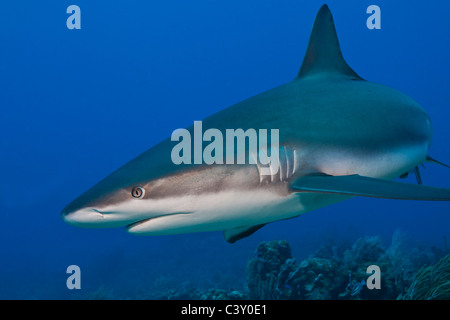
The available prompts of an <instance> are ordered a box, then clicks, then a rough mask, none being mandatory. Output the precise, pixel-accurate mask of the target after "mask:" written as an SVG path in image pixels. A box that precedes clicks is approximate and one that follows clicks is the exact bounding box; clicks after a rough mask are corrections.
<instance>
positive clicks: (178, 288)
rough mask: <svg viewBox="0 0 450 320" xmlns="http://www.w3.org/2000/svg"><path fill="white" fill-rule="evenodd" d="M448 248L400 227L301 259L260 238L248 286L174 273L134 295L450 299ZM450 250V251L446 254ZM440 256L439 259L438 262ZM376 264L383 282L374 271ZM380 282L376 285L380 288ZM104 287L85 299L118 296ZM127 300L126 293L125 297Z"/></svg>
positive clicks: (278, 243)
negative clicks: (414, 240) (413, 239)
mask: <svg viewBox="0 0 450 320" xmlns="http://www.w3.org/2000/svg"><path fill="white" fill-rule="evenodd" d="M444 244H445V245H444V249H440V248H436V247H432V248H431V249H429V250H425V249H419V248H418V247H417V246H411V245H410V243H408V238H407V236H406V234H404V233H403V232H401V231H396V232H394V234H393V235H392V240H391V242H390V243H388V244H387V245H386V244H383V241H382V239H381V237H379V236H365V237H362V238H359V239H357V240H356V241H355V242H354V243H353V244H349V245H343V244H337V243H335V242H333V241H327V242H325V243H324V244H323V245H322V246H321V247H320V248H319V249H318V250H317V251H316V252H315V253H314V254H311V255H310V256H309V257H307V258H306V259H303V260H301V261H297V260H296V258H295V257H293V256H292V251H291V246H290V244H289V243H288V242H287V241H284V240H276V241H269V242H262V243H260V244H259V245H258V247H257V248H256V250H255V252H254V253H253V254H252V255H251V256H250V257H249V259H248V261H247V265H246V268H245V286H244V287H243V288H241V289H239V290H236V289H235V288H228V289H221V288H208V286H209V285H207V288H202V289H201V288H198V287H196V286H195V285H194V284H193V283H192V282H184V283H177V282H176V279H173V278H171V277H170V276H162V277H160V278H157V279H155V283H154V284H153V286H151V287H148V286H147V285H146V286H144V287H143V291H142V293H140V294H139V295H138V296H135V297H130V298H134V299H160V300H246V299H251V300H287V299H303V300H319V299H320V300H325V299H333V300H360V299H362V300H366V299H390V300H394V299H405V300H416V299H427V300H430V299H450V255H449V254H448V248H447V243H446V239H445V238H444ZM446 254H447V255H446ZM439 259H440V260H439ZM369 266H377V268H378V269H377V270H379V275H380V276H379V278H377V279H379V281H378V284H379V285H380V287H379V288H377V289H373V288H372V289H371V287H372V286H373V285H374V284H375V283H376V282H377V281H376V280H375V278H374V277H372V276H373V274H372V273H371V272H372V271H370V270H371V269H373V267H371V268H368V267H369ZM378 284H377V286H378ZM116 292H117V291H114V292H113V291H111V290H108V289H106V288H104V287H100V288H99V289H97V290H94V291H92V292H90V293H88V294H87V295H86V296H83V297H81V298H84V299H116V298H118V297H117V296H116V295H115V293H116ZM127 298H128V297H127Z"/></svg>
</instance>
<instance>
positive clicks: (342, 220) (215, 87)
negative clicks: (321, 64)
mask: <svg viewBox="0 0 450 320" xmlns="http://www.w3.org/2000/svg"><path fill="white" fill-rule="evenodd" d="M71 4H76V5H79V6H80V8H81V17H82V18H81V30H68V29H67V27H66V19H67V17H68V16H69V15H68V14H67V13H66V8H67V7H68V6H69V5H71ZM328 4H329V7H330V9H331V11H332V13H333V16H334V20H335V24H336V28H337V33H338V36H339V40H340V44H341V48H342V52H343V55H344V57H345V59H346V60H347V62H348V63H349V65H350V66H351V67H352V68H353V69H354V70H355V71H356V72H357V73H358V74H359V75H361V76H362V77H363V78H365V79H368V80H370V81H373V82H379V83H383V84H386V85H389V86H391V87H394V88H396V89H399V90H400V91H402V92H404V93H406V94H408V95H409V96H411V97H413V98H414V99H415V100H416V101H418V102H419V103H420V104H421V105H422V106H423V107H424V108H425V109H426V110H427V112H428V113H429V114H430V116H431V118H432V120H433V126H434V138H433V144H432V147H431V149H430V154H431V155H432V156H433V157H435V158H437V159H439V160H441V161H443V162H447V163H449V162H450V149H449V139H450V126H449V119H450V105H449V101H450V90H449V89H450V88H449V85H448V83H449V81H448V74H449V71H450V69H449V64H450V63H449V59H448V57H449V53H450V41H449V35H450V30H449V29H450V28H449V23H448V12H450V2H448V1H444V0H442V1H433V2H429V3H428V2H426V3H424V2H423V1H394V2H393V1H380V0H377V1H375V2H369V1H361V0H355V1H346V2H345V4H343V3H342V1H328ZM371 4H376V5H378V6H380V8H381V12H382V14H381V18H382V20H381V30H368V29H367V27H366V19H367V17H368V14H366V8H367V7H368V6H369V5H371ZM320 5H321V4H320V3H317V2H316V1H275V0H258V1H256V0H250V1H236V0H229V1H220V2H218V1H206V0H201V1H194V2H192V1H183V0H171V1H160V2H148V1H82V0H76V1H61V0H58V1H56V0H54V1H46V2H45V3H43V2H40V1H39V2H37V1H9V2H7V3H6V2H4V3H2V4H1V6H0V8H1V10H0V21H1V27H0V40H1V43H2V45H1V50H0V90H1V94H0V108H1V109H0V110H1V116H0V150H1V158H0V164H1V165H0V170H1V179H0V217H1V222H2V223H1V225H2V228H1V231H0V262H1V263H0V298H2V299H48V298H51V299H55V298H56V299H71V298H74V295H75V293H74V292H73V291H71V290H68V289H67V287H66V279H67V277H68V275H67V274H66V268H67V266H69V265H72V264H75V265H78V266H79V267H80V268H81V272H82V289H81V291H82V292H85V293H89V292H92V291H95V290H97V289H98V288H100V287H103V288H105V289H106V290H109V291H110V292H113V293H114V295H115V296H116V297H119V298H146V297H152V292H157V291H158V290H161V289H162V288H163V289H164V288H172V287H173V288H176V287H178V286H181V285H192V286H196V287H205V288H206V287H208V288H209V287H215V288H223V289H232V288H234V289H242V288H243V287H244V285H245V265H246V262H247V259H248V257H249V256H250V255H251V254H252V253H253V252H254V250H255V248H256V247H257V245H258V244H259V243H260V242H261V241H268V240H275V239H285V240H288V241H289V243H290V244H291V246H292V250H293V255H294V256H295V257H297V258H299V259H302V258H304V257H307V256H308V255H309V254H311V253H313V252H314V251H315V250H317V248H318V247H320V245H321V244H322V243H324V242H325V241H326V240H328V239H334V240H339V241H341V240H342V241H343V240H346V241H350V242H351V241H354V240H355V239H357V238H358V237H360V236H363V235H381V236H382V238H383V240H384V241H385V242H386V243H389V241H390V239H391V236H392V234H393V232H394V231H395V230H397V229H401V230H403V231H404V232H406V233H407V234H408V235H409V237H410V240H411V241H412V243H414V245H417V246H422V247H424V248H427V247H430V246H439V247H442V246H443V238H444V236H446V237H447V239H450V204H449V203H432V202H412V201H394V200H380V199H366V198H355V199H351V200H348V201H346V202H342V203H338V204H336V205H333V206H330V207H326V208H323V209H320V210H317V211H315V212H310V213H308V214H306V215H304V216H301V217H299V218H296V219H291V220H289V221H282V222H277V223H272V224H270V225H268V226H266V227H264V228H263V229H261V230H259V231H258V232H256V233H255V234H254V235H252V236H251V237H249V238H246V239H243V240H241V241H239V242H237V243H235V244H232V245H231V244H228V243H226V242H225V241H224V240H223V236H222V234H221V233H220V232H212V233H200V234H188V235H176V236H161V237H136V236H132V235H129V234H127V233H126V232H124V230H123V229H81V228H75V227H73V226H70V225H67V224H65V223H64V222H63V221H62V220H61V218H60V212H61V210H62V208H64V207H65V206H66V205H67V204H68V203H69V202H70V201H71V200H73V199H74V198H75V197H77V196H78V195H80V194H81V193H82V192H84V191H85V190H87V189H88V188H89V187H91V186H92V185H93V184H95V183H96V182H98V181H99V180H101V179H102V178H103V177H105V176H106V175H107V174H109V173H111V172H112V171H113V170H115V169H117V168H118V167H119V166H121V165H123V164H124V163H126V162H128V161H129V160H131V159H133V158H134V157H136V156H137V155H139V154H140V153H142V152H143V151H145V150H147V149H148V148H150V147H151V146H153V145H155V144H156V143H157V142H159V141H161V140H163V139H165V138H166V137H168V136H169V135H170V134H171V133H172V131H173V130H174V129H176V128H181V127H186V126H189V125H191V124H192V123H193V121H194V120H201V119H203V118H205V117H206V116H208V115H211V114H213V113H215V112H217V111H219V110H221V109H223V108H226V107H228V106H230V105H232V104H234V103H236V102H238V101H241V100H243V99H245V98H248V97H251V96H253V95H255V94H257V93H260V92H263V91H265V90H268V89H271V88H273V87H275V86H278V85H280V84H283V83H285V82H288V81H290V80H291V79H293V78H294V77H295V76H296V74H297V72H298V69H299V68H300V65H301V62H302V59H303V56H304V52H305V50H306V46H307V43H308V39H309V33H310V30H311V27H312V24H313V21H314V17H315V15H316V13H317V10H318V9H319V7H320ZM422 178H423V180H424V184H426V185H433V186H442V187H450V169H446V168H444V167H439V166H436V165H433V164H429V165H427V168H426V170H422ZM407 181H410V182H414V178H413V177H410V178H409V179H408V180H407ZM77 294H78V293H77Z"/></svg>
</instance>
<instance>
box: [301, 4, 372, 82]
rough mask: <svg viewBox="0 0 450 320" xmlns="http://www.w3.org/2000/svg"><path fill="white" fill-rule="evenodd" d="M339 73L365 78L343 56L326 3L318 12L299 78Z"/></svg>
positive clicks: (354, 77) (355, 78)
mask: <svg viewBox="0 0 450 320" xmlns="http://www.w3.org/2000/svg"><path fill="white" fill-rule="evenodd" d="M321 73H322V74H323V73H328V74H339V75H343V76H347V77H351V78H352V79H354V80H363V79H362V78H361V77H360V76H359V75H358V74H357V73H356V72H355V71H353V69H352V68H350V67H349V65H348V64H347V63H346V62H345V60H344V57H343V56H342V52H341V48H340V46H339V40H338V37H337V34H336V29H335V27H334V21H333V16H332V15H331V12H330V9H328V6H327V5H326V4H324V5H323V6H322V7H321V8H320V10H319V12H318V13H317V16H316V20H315V21H314V26H313V29H312V31H311V36H310V38H309V44H308V49H307V50H306V54H305V58H304V59H303V64H302V66H301V68H300V71H299V73H298V78H303V77H309V76H313V75H316V74H321Z"/></svg>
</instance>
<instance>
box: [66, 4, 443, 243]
mask: <svg viewBox="0 0 450 320" xmlns="http://www.w3.org/2000/svg"><path fill="white" fill-rule="evenodd" d="M203 127H204V128H205V129H208V128H216V129H219V130H221V131H222V132H225V130H226V129H229V128H242V129H244V130H246V129H249V128H253V129H256V130H258V129H268V128H277V129H279V145H280V147H279V150H278V153H279V170H276V173H275V174H271V175H263V174H262V173H261V172H262V171H261V168H260V166H259V165H258V164H256V165H255V164H244V165H242V164H240V165H238V164H233V165H232V164H214V165H206V164H202V165H186V164H180V165H176V164H174V163H173V162H172V161H171V157H170V155H171V150H172V148H173V146H174V142H173V141H171V140H170V139H167V140H164V141H162V142H161V143H159V144H157V145H156V146H154V147H153V148H151V149H149V150H148V151H146V152H145V153H143V154H142V155H140V156H139V157H137V158H136V159H134V160H132V161H130V162H129V163H127V164H125V165H124V166H123V167H121V168H119V169H118V170H117V171H115V172H113V173H112V174H111V175H109V176H108V177H106V178H105V179H104V180H102V181H101V182H99V183H98V184H97V185H95V186H94V187H92V188H91V189H89V190H88V191H87V192H86V193H84V194H83V195H81V196H80V197H79V198H77V199H76V200H74V201H73V202H72V203H71V204H69V205H68V206H67V207H66V208H65V209H64V210H63V212H62V216H63V219H64V220H65V221H66V222H68V223H70V224H72V225H75V226H80V227H89V228H96V227H124V226H125V227H126V229H127V231H128V232H129V233H132V234H141V235H166V234H177V233H190V232H201V231H217V230H224V234H225V238H226V240H227V241H229V242H234V241H236V240H238V239H241V238H243V237H245V236H248V235H250V234H251V233H253V232H254V231H256V230H258V229H259V228H260V227H262V226H264V225H265V224H267V223H270V222H273V221H277V220H283V219H289V218H293V217H296V216H299V215H301V214H303V213H306V212H309V211H312V210H315V209H317V208H320V207H323V206H327V205H330V204H333V203H336V202H339V201H343V200H346V199H349V198H350V197H352V196H368V197H382V198H394V199H411V200H450V190H448V189H441V188H433V187H426V186H422V185H412V184H405V183H399V182H393V181H390V180H392V179H394V178H396V177H399V176H401V175H402V174H404V173H406V172H409V171H411V170H414V168H417V166H418V165H420V164H422V163H423V162H426V161H430V160H433V159H432V158H430V157H429V156H428V149H429V147H430V144H431V139H432V124H431V120H430V118H429V116H428V114H427V113H426V111H425V110H424V109H423V108H422V107H421V106H420V105H419V104H418V103H417V102H415V101H414V100H413V99H411V98H410V97H408V96H406V95H405V94H403V93H401V92H399V91H397V90H394V89H392V88H389V87H387V86H384V85H381V84H376V83H371V82H369V81H366V80H364V79H362V78H361V77H360V76H359V75H358V74H357V73H355V72H354V71H353V70H352V69H351V68H350V67H349V66H348V65H347V63H346V62H345V60H344V58H343V57H342V54H341V50H340V47H339V43H338V39H337V35H336V31H335V27H334V22H333V18H332V15H331V13H330V11H329V9H328V7H327V6H326V5H324V6H322V8H321V9H320V10H319V12H318V14H317V17H316V20H315V23H314V26H313V30H312V33H311V37H310V41H309V45H308V49H307V52H306V55H305V58H304V61H303V64H302V67H301V69H300V72H299V74H298V77H297V78H296V79H294V80H292V81H291V82H288V83H286V84H284V85H281V86H279V87H277V88H274V89H271V90H269V91H266V92H264V93H261V94H259V95H256V96H254V97H251V98H249V99H247V100H244V101H242V102H240V103H238V104H236V105H233V106H231V107H229V108H227V109H224V110H222V111H220V112H218V113H216V114H214V115H212V116H210V117H208V118H206V119H204V120H203ZM188 130H189V131H190V132H192V131H193V127H190V128H188ZM433 161H434V160H433ZM274 172H275V170H274Z"/></svg>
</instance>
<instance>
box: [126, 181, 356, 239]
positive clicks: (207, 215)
mask: <svg viewBox="0 0 450 320" xmlns="http://www.w3.org/2000/svg"><path fill="white" fill-rule="evenodd" d="M348 198H350V197H348V196H339V195H329V194H317V193H302V194H298V193H292V194H290V195H288V196H281V195H279V194H276V193H273V192H270V191H269V190H268V189H265V190H251V191H244V192H243V191H226V192H220V193H211V194H205V195H203V196H201V197H189V198H188V197H186V198H185V199H183V201H187V202H191V203H190V204H187V203H186V205H187V206H189V207H191V208H193V207H195V210H193V211H192V213H189V214H175V215H167V216H161V217H156V218H152V219H148V220H146V221H143V222H140V223H137V224H135V225H133V226H132V227H130V228H129V229H128V232H130V233H133V234H140V235H168V234H180V233H191V232H203V231H218V230H230V229H234V228H239V227H245V226H248V227H251V226H255V225H260V224H265V223H269V222H273V221H277V220H284V219H289V218H293V217H296V216H298V215H301V214H303V213H306V212H308V211H311V210H315V209H317V208H320V207H323V206H327V205H330V204H332V203H336V202H339V201H342V200H346V199H348Z"/></svg>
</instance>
